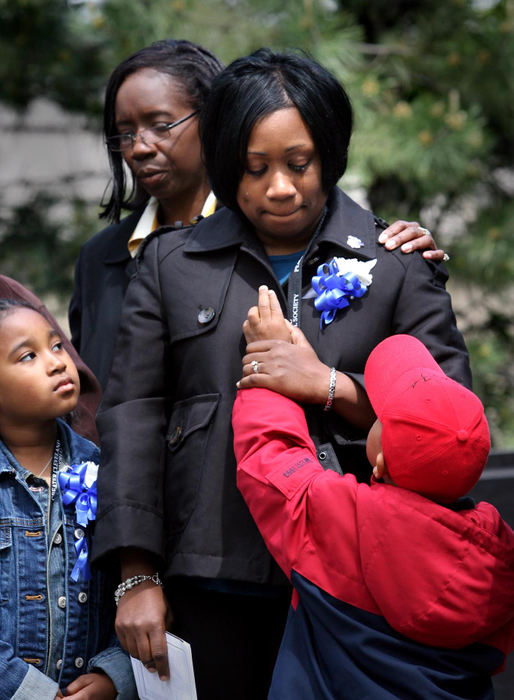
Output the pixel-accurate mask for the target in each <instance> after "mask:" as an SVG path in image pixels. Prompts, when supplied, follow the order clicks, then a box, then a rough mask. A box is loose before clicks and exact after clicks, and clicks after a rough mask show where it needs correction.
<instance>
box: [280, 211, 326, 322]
mask: <svg viewBox="0 0 514 700" xmlns="http://www.w3.org/2000/svg"><path fill="white" fill-rule="evenodd" d="M326 214H327V208H326V207H324V208H323V212H322V214H321V218H320V220H319V221H318V225H317V226H316V230H315V231H314V235H313V236H312V238H311V240H310V241H309V245H308V246H307V250H306V251H305V253H304V254H303V255H302V256H301V258H300V259H299V260H298V262H297V263H296V265H295V266H294V268H293V270H292V272H291V274H290V275H289V280H288V282H287V315H288V316H289V320H290V321H291V323H292V325H293V326H297V327H298V328H300V326H301V320H302V268H303V261H304V259H305V257H306V256H307V255H308V254H309V253H310V250H311V247H312V244H313V243H314V241H315V240H316V238H317V237H318V234H319V232H320V231H321V227H322V226H323V222H324V221H325V216H326Z"/></svg>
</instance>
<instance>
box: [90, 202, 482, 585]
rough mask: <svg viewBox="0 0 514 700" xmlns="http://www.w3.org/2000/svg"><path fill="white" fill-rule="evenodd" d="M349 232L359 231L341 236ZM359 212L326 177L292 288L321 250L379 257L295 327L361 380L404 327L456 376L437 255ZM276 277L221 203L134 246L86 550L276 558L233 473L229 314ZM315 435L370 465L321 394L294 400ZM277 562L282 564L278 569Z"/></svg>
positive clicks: (199, 563) (271, 574)
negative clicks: (404, 243)
mask: <svg viewBox="0 0 514 700" xmlns="http://www.w3.org/2000/svg"><path fill="white" fill-rule="evenodd" d="M349 236H357V237H358V238H360V239H361V240H362V242H363V243H364V246H363V247H362V248H360V249H359V250H355V249H353V248H352V247H351V246H350V245H349V243H348V237H349ZM376 237H377V231H376V227H375V223H374V218H373V215H372V214H371V213H370V212H366V211H364V210H363V209H361V208H360V207H359V206H358V205H357V204H355V203H354V202H353V201H352V200H351V199H350V198H348V197H347V196H346V195H345V194H344V193H343V192H341V191H340V190H337V189H334V191H333V192H332V193H331V196H330V198H329V201H328V213H327V217H326V219H325V223H324V226H323V228H322V230H321V232H320V234H319V236H318V238H317V239H316V240H315V241H314V242H313V243H312V245H311V247H310V250H309V251H308V252H307V253H306V255H305V265H304V268H303V289H302V296H304V295H305V294H306V292H307V291H308V290H309V288H310V286H311V285H310V281H311V278H312V276H313V275H314V274H316V270H317V267H318V265H320V264H321V263H322V262H325V261H327V260H329V259H330V258H331V257H333V256H344V257H357V258H360V259H373V258H377V261H378V262H377V265H376V266H375V268H374V270H373V283H372V285H371V287H370V288H369V291H368V293H367V294H366V295H365V296H364V297H363V298H362V299H358V300H354V301H352V303H351V304H350V306H349V307H348V308H347V309H344V310H343V311H341V312H338V314H337V315H336V318H335V319H334V321H333V322H332V323H331V324H330V325H329V326H328V327H326V328H323V329H320V317H319V313H318V312H317V311H316V309H315V308H314V305H313V300H312V299H303V300H302V320H301V327H302V330H303V331H304V333H305V334H306V336H307V338H308V340H309V341H310V342H311V343H312V345H313V347H314V349H315V350H316V352H317V353H318V355H319V357H320V359H321V360H322V361H323V362H324V363H326V364H327V365H329V366H334V367H336V368H337V369H339V370H341V371H343V372H348V373H352V374H354V375H355V376H356V377H360V379H361V380H362V376H361V375H362V373H363V371H364V364H365V362H366V359H367V357H368V355H369V353H370V352H371V350H372V349H373V348H374V347H375V345H376V344H377V343H378V342H380V341H381V340H382V339H383V338H384V337H386V336H388V335H390V334H392V333H395V332H404V333H412V334H413V335H416V336H417V337H418V338H420V340H422V342H424V343H425V344H426V345H427V346H428V347H429V349H430V350H431V351H432V352H433V353H434V355H435V356H436V359H438V360H439V361H440V362H441V364H442V366H443V367H444V369H445V371H446V372H447V373H448V374H449V375H450V376H452V377H454V378H456V379H460V380H461V381H463V382H464V383H466V384H468V385H469V383H470V373H469V364H468V357H467V352H466V349H465V345H464V342H463V340H462V337H461V335H460V334H459V332H458V331H457V329H456V327H455V320H454V316H453V312H452V309H451V303H450V298H449V296H448V294H447V293H446V291H445V290H444V280H445V276H446V273H445V271H444V267H441V266H440V265H436V264H433V263H427V262H426V261H425V260H424V259H423V258H422V257H421V255H419V254H413V255H410V256H404V255H402V254H401V253H398V252H393V253H391V252H388V251H386V250H385V249H384V248H383V247H382V246H379V245H377V243H376ZM261 284H267V285H268V286H269V287H270V288H272V289H274V290H275V291H276V293H277V295H278V298H279V299H280V301H281V304H282V306H283V309H284V311H286V296H285V290H284V289H282V287H281V286H280V285H279V283H278V281H277V279H276V277H275V276H274V273H273V270H272V268H271V265H270V263H269V259H268V257H267V255H266V253H265V251H264V249H263V247H262V245H261V243H260V241H259V240H258V239H257V238H256V236H255V235H254V233H253V231H252V230H251V229H250V227H249V226H248V222H247V221H246V220H245V219H242V218H241V217H240V216H238V215H237V214H236V213H234V212H231V211H229V210H227V209H221V210H220V211H218V212H217V213H215V214H213V215H212V216H210V217H208V218H207V219H204V220H202V221H200V222H199V223H198V224H197V225H196V226H195V227H194V229H193V230H192V231H191V230H190V229H189V230H183V231H172V232H169V233H164V232H163V233H161V234H160V235H157V236H155V237H154V238H153V240H151V241H150V242H149V243H148V245H147V246H146V247H145V249H144V252H143V255H142V259H141V260H140V263H139V269H138V271H137V273H136V275H135V277H134V278H133V279H132V281H131V283H130V285H129V287H128V289H127V295H126V298H125V304H124V308H123V312H122V320H121V324H120V334H119V337H118V341H117V346H116V356H115V360H114V363H113V370H112V375H111V378H110V381H109V386H108V389H107V392H106V395H105V398H104V402H103V404H102V408H101V411H100V413H99V426H100V431H101V437H102V450H103V453H102V460H103V462H102V469H101V470H100V476H99V516H98V522H97V528H98V530H97V531H98V533H99V536H98V538H97V539H96V549H95V556H96V557H97V558H98V557H102V556H103V555H105V554H106V553H108V552H109V551H112V550H114V549H117V548H118V547H121V546H137V547H143V548H144V549H146V550H147V551H149V552H152V553H154V554H156V555H159V556H162V557H163V558H164V559H165V561H166V573H167V575H168V576H171V575H175V574H177V575H189V576H204V577H214V578H226V579H234V580H240V581H250V582H256V583H265V582H273V581H277V580H279V578H278V575H279V574H278V573H277V572H278V570H277V567H276V565H275V564H274V563H273V562H272V559H271V557H270V556H269V553H268V552H267V550H266V547H265V546H264V543H263V542H262V539H261V537H260V535H259V533H258V531H257V528H256V527H255V525H254V523H253V521H252V519H251V517H250V515H249V513H248V510H247V508H246V506H245V504H244V502H243V499H242V497H241V495H240V494H239V492H238V491H237V488H236V467H235V459H234V454H233V449H232V432H231V427H230V416H231V411H232V405H233V401H234V397H235V392H236V382H237V380H238V379H239V378H240V376H241V359H242V356H243V354H244V352H245V342H244V336H243V334H242V330H241V326H242V323H243V321H244V319H245V318H246V315H247V312H248V309H249V308H250V306H253V305H254V304H255V303H256V300H257V290H258V287H259V285H261ZM308 422H309V430H310V431H311V435H312V436H313V439H314V442H315V443H316V444H317V445H323V444H325V443H329V444H330V445H331V446H332V448H333V450H334V453H335V454H336V455H337V457H338V459H339V462H340V463H344V464H345V467H346V469H347V470H348V471H353V472H355V473H357V474H358V475H359V476H360V478H363V479H364V478H368V477H369V465H368V464H367V460H366V458H365V453H364V438H365V435H364V433H363V432H362V431H359V430H358V429H356V428H355V427H354V426H352V425H351V424H349V423H348V422H346V421H343V420H342V419H341V418H340V417H339V416H337V415H336V414H332V415H330V414H327V413H326V412H324V411H323V410H322V406H312V407H309V408H308ZM281 576H282V575H281V574H280V577H281Z"/></svg>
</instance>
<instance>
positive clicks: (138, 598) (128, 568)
mask: <svg viewBox="0 0 514 700" xmlns="http://www.w3.org/2000/svg"><path fill="white" fill-rule="evenodd" d="M120 561H121V572H122V579H123V580H124V581H125V580H126V579H127V578H132V577H133V576H137V575H139V574H142V575H143V576H152V575H153V574H154V573H155V570H156V567H155V563H154V562H153V561H152V560H151V557H150V556H149V555H148V553H147V552H144V551H143V550H140V549H135V548H130V547H127V548H126V549H122V550H121V553H120ZM171 621H172V614H171V610H170V607H169V605H168V601H167V600H166V596H165V595H164V592H163V590H162V588H161V587H160V586H158V585H156V584H155V583H153V581H144V582H143V583H139V584H138V585H137V586H134V588H131V589H130V590H128V591H127V592H126V593H125V594H124V595H123V596H122V597H121V598H120V601H119V605H118V611H117V613H116V622H115V628H116V634H117V635H118V639H119V640H120V644H121V646H122V647H123V648H124V649H125V650H126V651H128V653H129V654H130V655H131V656H133V657H134V658H135V659H139V660H140V661H142V663H143V664H144V666H145V667H146V668H147V669H148V670H149V671H151V672H152V673H155V672H157V673H158V674H159V678H160V679H161V680H167V679H168V678H169V676H170V672H169V668H168V649H167V644H166V636H165V632H166V629H168V628H169V626H170V625H171Z"/></svg>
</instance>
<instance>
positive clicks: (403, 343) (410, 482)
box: [364, 335, 491, 503]
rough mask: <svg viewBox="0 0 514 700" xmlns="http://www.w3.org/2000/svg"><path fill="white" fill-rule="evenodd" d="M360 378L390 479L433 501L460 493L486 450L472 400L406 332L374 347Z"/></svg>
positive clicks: (485, 434) (480, 416)
mask: <svg viewBox="0 0 514 700" xmlns="http://www.w3.org/2000/svg"><path fill="white" fill-rule="evenodd" d="M364 383H365V386H366V391H367V392H368V396H369V400H370V401H371V405H372V406H373V409H374V411H375V413H376V415H377V418H378V419H379V420H380V422H381V423H382V451H383V453H384V460H385V464H386V468H387V471H388V472H389V475H390V476H391V479H392V480H393V481H394V483H395V484H396V485H397V486H401V487H402V488H406V489H410V490H411V491H417V492H418V493H420V494H422V495H423V496H426V497H427V498H431V499H432V500H434V501H439V502H441V503H451V502H452V501H455V500H457V498H460V497H461V496H464V495H465V494H467V493H468V491H469V490H470V489H471V488H473V486H474V485H475V484H476V482H477V481H478V479H479V478H480V475H481V473H482V470H483V468H484V465H485V463H486V461H487V456H488V454H489V449H490V447H491V441H490V436H489V427H488V425H487V420H486V417H485V415H484V407H483V406H482V403H481V402H480V400H479V399H478V397H477V396H475V394H473V393H472V392H471V391H469V389H466V388H465V387H463V386H462V385H461V384H459V383H458V382H455V381H454V380H453V379H450V378H449V377H447V376H446V375H445V374H444V372H443V370H442V369H441V368H440V367H439V365H438V364H437V362H436V361H435V360H434V358H433V357H432V355H431V354H430V353H429V351H428V350H427V348H426V347H425V346H424V345H423V343H421V342H420V341H419V340H418V339H417V338H414V337H413V336H411V335H393V336H391V337H390V338H386V339H385V340H383V341H382V342H381V343H379V344H378V345H377V346H376V348H374V350H373V351H372V353H371V354H370V356H369V358H368V361H367V363H366V368H365V370H364Z"/></svg>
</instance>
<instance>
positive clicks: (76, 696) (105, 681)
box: [61, 673, 117, 700]
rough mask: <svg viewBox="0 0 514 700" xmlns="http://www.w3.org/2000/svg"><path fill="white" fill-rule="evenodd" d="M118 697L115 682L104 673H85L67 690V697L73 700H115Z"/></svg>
mask: <svg viewBox="0 0 514 700" xmlns="http://www.w3.org/2000/svg"><path fill="white" fill-rule="evenodd" d="M116 695H117V692H116V688H115V687H114V684H113V682H112V681H111V679H110V678H109V676H106V675H105V674H103V673H85V674H84V675H83V676H79V677H78V678H76V679H75V680H74V681H73V683H70V684H69V686H68V687H67V688H66V697H67V698H69V697H72V698H73V700H114V699H115V698H116ZM61 697H62V695H61Z"/></svg>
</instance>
